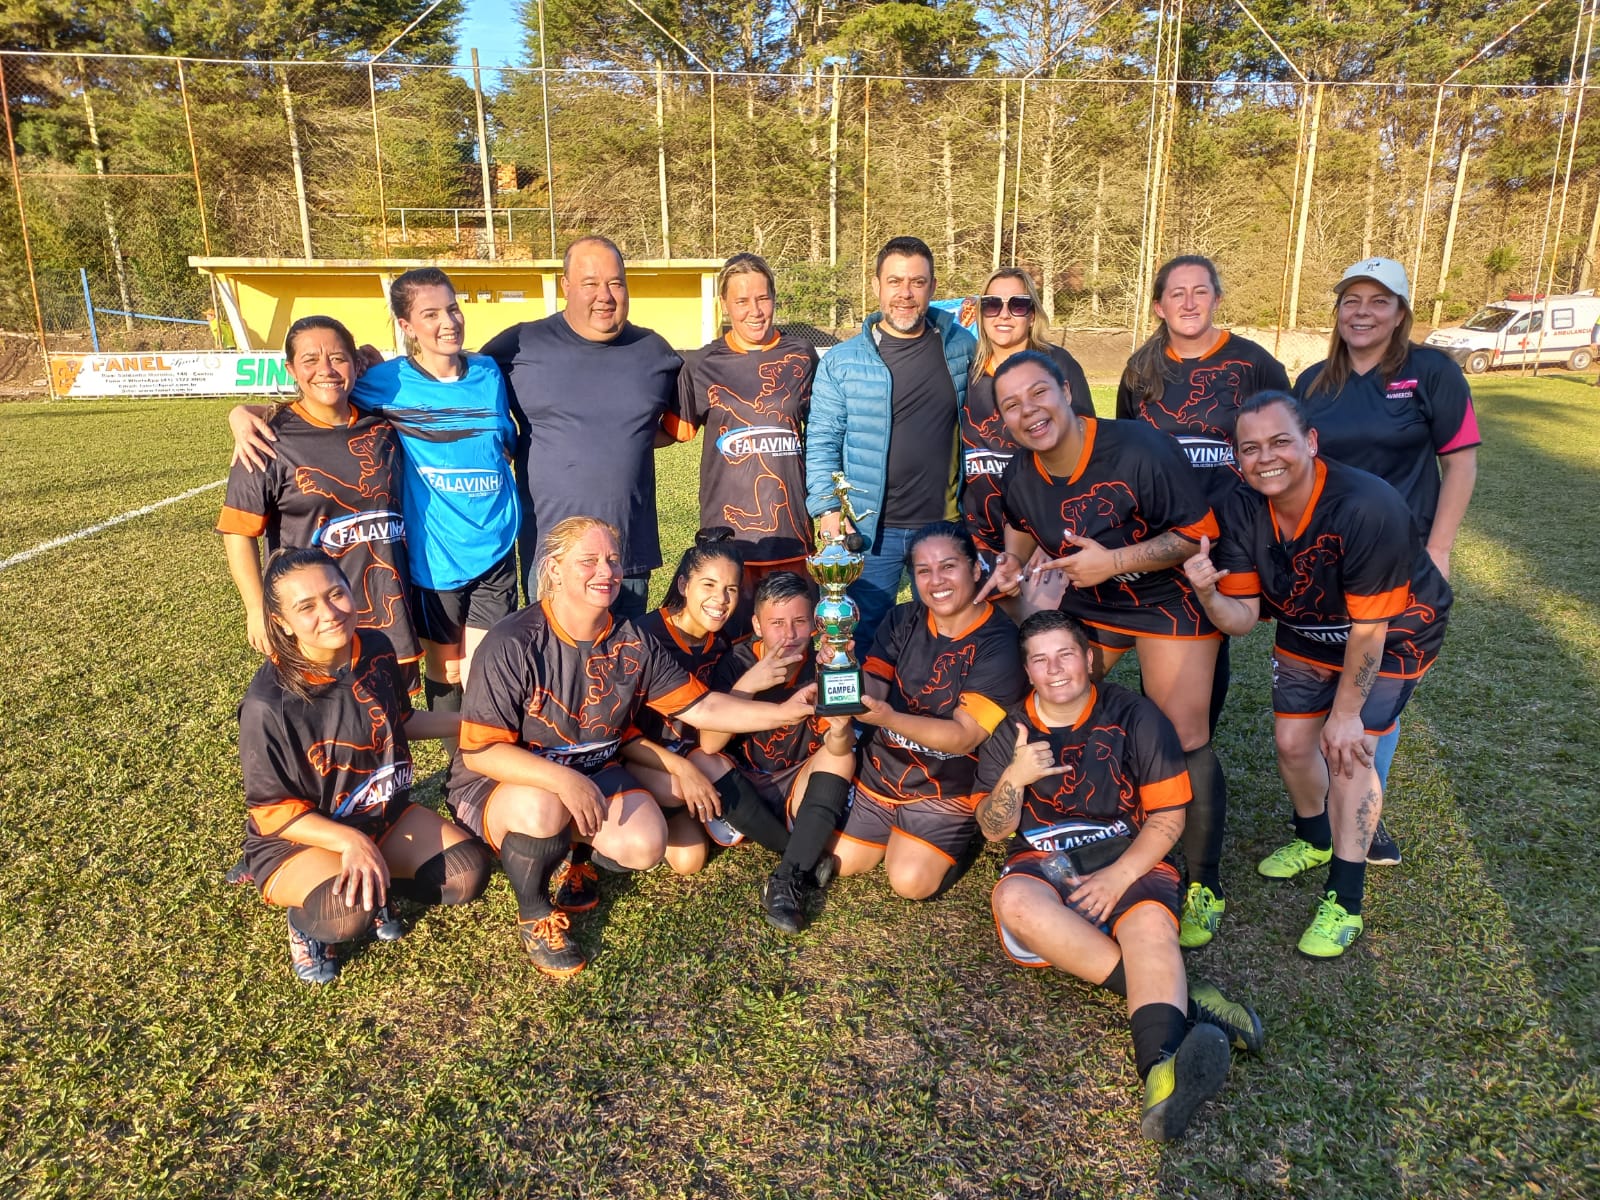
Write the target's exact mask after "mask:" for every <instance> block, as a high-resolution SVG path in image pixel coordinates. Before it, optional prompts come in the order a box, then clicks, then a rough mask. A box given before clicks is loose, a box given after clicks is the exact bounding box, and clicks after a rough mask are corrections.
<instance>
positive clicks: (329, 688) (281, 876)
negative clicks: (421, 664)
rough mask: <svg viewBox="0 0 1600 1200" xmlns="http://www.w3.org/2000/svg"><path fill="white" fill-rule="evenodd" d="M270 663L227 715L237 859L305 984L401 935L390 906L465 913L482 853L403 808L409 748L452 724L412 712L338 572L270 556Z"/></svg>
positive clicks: (450, 718) (284, 555)
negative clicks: (354, 950)
mask: <svg viewBox="0 0 1600 1200" xmlns="http://www.w3.org/2000/svg"><path fill="white" fill-rule="evenodd" d="M261 586H262V594H263V600H264V611H265V614H266V636H267V643H268V650H269V653H270V654H271V656H272V657H271V661H270V662H267V663H265V664H264V665H263V666H262V667H261V669H260V670H259V671H257V672H256V676H255V678H254V679H253V680H252V681H251V683H250V690H249V691H248V692H246V693H245V697H244V701H243V703H241V704H240V706H239V757H240V760H241V762H242V765H243V768H244V791H245V804H246V806H247V810H248V815H247V817H246V820H245V839H244V860H245V865H246V868H247V869H248V871H249V873H250V874H251V876H252V877H253V878H255V879H256V880H257V881H259V883H260V887H261V896H262V899H264V900H265V901H266V902H267V903H268V904H276V905H281V906H283V907H285V908H287V909H288V910H289V914H288V917H289V955H290V960H291V962H292V963H293V964H294V972H295V974H296V975H298V976H299V977H300V978H301V979H303V980H305V981H306V982H307V983H326V982H328V981H329V980H331V979H332V978H333V977H334V976H335V975H337V974H338V972H339V960H338V958H337V957H336V956H335V953H334V946H335V945H336V944H337V943H339V942H348V941H351V940H353V939H355V938H357V937H360V936H362V935H363V934H366V933H371V932H375V933H376V934H377V936H378V937H379V938H380V939H382V940H384V941H393V940H394V939H395V938H398V937H400V936H401V932H402V929H401V926H400V923H399V922H398V921H397V920H395V919H394V918H393V917H392V916H391V915H390V913H389V908H388V905H389V895H390V893H391V892H393V893H394V894H396V895H399V896H403V897H407V898H410V899H414V900H417V901H420V902H422V903H425V904H465V903H467V902H468V901H470V900H475V899H476V898H477V897H478V896H479V895H480V894H482V892H483V888H484V884H485V883H486V882H487V881H488V876H489V862H488V856H487V855H486V854H485V853H484V851H483V847H482V846H480V845H479V844H478V843H477V842H476V841H474V840H473V839H472V838H471V837H470V836H469V835H468V834H466V833H465V832H463V831H462V830H460V829H458V828H457V827H456V826H454V825H451V824H449V823H448V822H446V821H444V820H443V819H441V818H440V817H439V816H438V814H436V813H434V812H432V811H430V810H429V809H426V808H423V807H422V806H420V805H418V804H414V803H412V801H411V748H410V744H409V738H411V737H425V738H440V737H449V736H452V735H454V733H455V732H456V725H457V723H458V718H457V717H455V716H454V715H451V714H445V713H427V712H413V711H412V709H411V703H410V700H409V699H408V698H407V694H406V686H405V683H404V681H403V678H402V672H401V669H400V664H399V663H398V662H397V661H396V659H395V653H394V646H393V645H392V644H391V643H390V641H389V639H388V638H386V637H385V636H384V635H383V634H382V633H379V632H378V631H376V630H371V629H364V630H361V631H360V632H359V633H357V631H356V611H355V603H354V601H353V599H352V598H351V594H350V585H349V583H348V582H347V581H346V580H345V577H344V575H343V574H342V573H341V572H340V570H339V567H338V565H337V564H336V563H335V562H334V561H333V559H331V558H330V557H328V555H327V554H325V553H323V552H322V551H321V550H317V549H305V548H302V549H292V550H279V551H276V552H275V553H274V554H273V555H272V557H271V558H270V559H269V560H268V562H267V570H266V575H265V577H264V578H263V579H262V585H261Z"/></svg>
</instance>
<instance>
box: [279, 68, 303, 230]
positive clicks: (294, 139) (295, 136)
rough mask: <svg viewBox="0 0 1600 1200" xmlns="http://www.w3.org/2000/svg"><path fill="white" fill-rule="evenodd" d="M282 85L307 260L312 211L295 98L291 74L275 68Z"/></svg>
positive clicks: (295, 188) (284, 115) (284, 113)
mask: <svg viewBox="0 0 1600 1200" xmlns="http://www.w3.org/2000/svg"><path fill="white" fill-rule="evenodd" d="M274 69H275V70H276V71H277V72H278V79H279V80H280V82H281V83H282V89H281V95H282V100H283V118H284V120H285V121H286V122H287V123H288V126H289V158H290V161H291V162H292V164H293V166H294V194H295V199H296V200H298V201H299V204H300V244H301V247H302V249H303V250H304V251H305V256H306V257H307V258H310V257H312V255H311V209H310V207H309V206H308V205H307V203H306V173H305V167H304V165H303V164H302V163H301V161H300V134H299V131H298V130H296V129H295V124H294V96H293V95H292V94H291V93H290V91H289V72H288V71H286V70H284V69H283V67H282V65H281V64H280V65H279V66H277V67H275V68H274Z"/></svg>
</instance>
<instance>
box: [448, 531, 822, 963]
mask: <svg viewBox="0 0 1600 1200" xmlns="http://www.w3.org/2000/svg"><path fill="white" fill-rule="evenodd" d="M617 543H618V538H617V531H616V529H615V528H613V527H612V526H610V525H608V524H606V523H605V522H604V521H601V520H600V519H599V518H597V517H569V518H568V519H566V520H565V521H562V522H560V523H558V524H557V525H556V526H555V527H554V528H553V529H551V530H550V531H549V532H548V533H546V534H545V539H544V544H543V546H542V548H541V551H540V555H539V560H538V574H537V578H538V589H539V597H538V603H537V604H534V605H531V606H529V607H528V608H525V609H523V610H522V611H521V612H519V613H515V614H513V615H512V616H509V617H507V618H506V619H505V620H503V621H501V622H500V623H499V624H497V625H496V626H495V627H494V628H493V629H491V630H490V631H489V636H488V637H487V638H485V639H484V642H483V645H482V646H481V647H480V648H479V651H478V659H477V666H476V668H475V669H474V671H473V673H472V675H471V677H470V678H469V679H468V681H467V693H466V698H465V701H464V703H463V706H462V720H461V750H460V753H459V754H458V755H457V756H456V759H455V762H454V763H453V764H452V767H451V771H450V783H449V790H450V805H451V807H452V808H453V809H454V811H455V814H456V817H457V819H458V820H460V821H461V822H462V823H463V824H465V825H466V826H467V827H468V828H469V829H471V830H472V831H473V832H474V833H476V834H478V835H479V836H480V837H482V838H483V839H484V840H485V841H487V842H488V843H489V845H490V846H491V847H493V848H494V849H496V850H497V851H498V852H499V854H500V861H501V864H502V865H503V866H504V868H505V872H506V877H507V878H508V879H509V880H510V882H511V890H512V891H513V892H514V893H515V894H516V897H517V911H518V916H519V921H518V933H519V934H520V936H521V938H522V945H523V949H524V950H526V951H527V954H528V957H529V958H530V959H532V960H533V964H534V966H535V967H537V968H538V969H539V970H541V971H543V972H545V973H546V974H550V975H558V976H559V975H572V974H575V973H576V972H578V971H580V970H582V969H583V968H584V966H585V965H586V964H587V960H586V959H585V958H584V956H583V954H582V952H581V951H580V950H579V949H578V947H577V946H576V945H574V944H573V943H572V942H571V941H569V940H568V938H567V930H568V929H569V927H570V925H569V922H568V918H567V912H566V911H562V910H558V908H557V907H556V905H555V904H553V903H552V902H551V896H550V884H551V880H552V877H553V876H554V875H555V872H556V870H557V868H558V867H560V865H561V864H562V862H563V861H564V860H565V859H566V856H567V851H568V848H569V847H570V846H571V845H572V843H573V841H574V840H577V841H581V842H587V843H589V844H590V845H591V846H592V847H593V853H594V856H595V859H596V861H598V862H602V864H603V865H610V864H615V865H616V866H617V867H618V868H619V869H622V870H635V871H642V870H646V869H648V868H650V867H653V866H655V864H656V863H658V862H660V861H661V859H662V857H663V856H664V854H665V853H666V847H667V826H666V821H665V820H664V819H663V817H662V815H661V810H660V808H658V807H657V805H656V803H655V801H654V800H653V799H652V798H651V795H650V793H649V792H647V791H645V790H644V789H643V788H641V787H640V786H639V784H638V783H637V782H636V781H635V780H634V778H633V777H632V776H631V775H629V774H628V772H627V770H626V769H624V768H623V767H622V765H621V764H620V762H619V761H618V756H619V754H620V751H621V748H622V742H623V738H624V737H625V736H626V734H627V732H628V730H629V729H630V728H631V727H632V726H633V725H634V720H635V716H636V713H637V710H638V707H639V705H641V704H648V705H649V706H650V707H651V708H653V709H655V710H656V711H657V712H659V713H661V714H663V715H664V716H669V717H680V718H682V719H683V720H685V721H687V722H688V723H689V724H691V725H694V726H695V727H696V728H700V729H715V730H719V731H721V732H724V733H753V732H758V731H760V730H766V729H778V728H781V727H782V726H784V725H788V724H792V723H793V722H795V721H798V720H800V719H801V718H802V717H805V716H808V715H809V714H810V713H811V711H812V705H813V703H814V701H815V697H816V688H814V687H812V688H807V689H805V690H804V691H801V692H798V693H796V694H795V695H794V696H793V697H791V698H790V699H789V700H788V701H786V702H785V703H783V704H763V703H760V702H758V701H753V700H739V699H735V698H734V697H732V696H728V695H724V694H722V693H719V692H708V691H707V690H706V688H705V685H704V684H702V683H700V682H699V681H698V680H696V679H695V678H694V676H692V675H691V674H689V672H687V671H685V670H684V669H683V668H682V667H681V666H679V665H678V664H677V663H675V662H674V661H673V660H672V658H671V657H670V656H669V655H668V654H666V653H665V652H664V651H663V650H662V649H661V646H660V644H659V643H658V642H656V641H655V640H653V639H651V638H648V637H646V636H645V635H644V634H642V633H640V632H639V630H638V628H637V627H636V626H634V625H633V624H632V623H631V622H629V621H626V620H622V621H618V620H616V619H614V618H613V617H612V615H611V612H610V609H611V604H612V602H613V601H614V600H615V599H616V597H617V592H618V591H619V590H620V588H621V586H622V575H623V571H622V555H621V551H620V550H619V549H618V544H617ZM713 786H714V787H715V788H716V790H717V794H718V797H719V798H720V800H721V802H722V808H723V813H724V815H726V816H729V818H730V819H731V820H732V821H734V823H735V824H737V823H738V822H739V820H740V816H741V814H742V813H744V812H757V811H759V812H765V808H764V806H763V805H762V802H761V798H760V797H759V796H758V795H757V794H756V793H755V791H754V789H752V788H751V787H750V785H749V784H748V783H747V782H745V781H744V780H743V779H742V777H741V776H740V775H739V773H738V772H737V771H729V772H727V773H726V774H725V775H723V777H722V778H721V779H718V780H717V781H716V782H715V784H714V785H713ZM602 856H604V857H603V858H602ZM562 899H563V898H562V897H558V900H562ZM566 900H567V901H568V902H567V904H566V907H567V908H569V909H571V910H572V911H582V910H584V909H587V908H592V907H594V906H595V904H597V903H598V896H597V895H596V894H595V892H594V891H593V890H592V889H590V890H588V891H587V894H585V895H583V896H582V897H581V898H579V897H567V898H566ZM573 900H579V901H580V902H578V903H572V902H571V901H573Z"/></svg>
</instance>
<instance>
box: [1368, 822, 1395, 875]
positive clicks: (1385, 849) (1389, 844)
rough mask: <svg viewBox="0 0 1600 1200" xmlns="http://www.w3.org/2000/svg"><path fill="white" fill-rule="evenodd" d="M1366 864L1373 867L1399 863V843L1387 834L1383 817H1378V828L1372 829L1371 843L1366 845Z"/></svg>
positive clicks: (1392, 865)
mask: <svg viewBox="0 0 1600 1200" xmlns="http://www.w3.org/2000/svg"><path fill="white" fill-rule="evenodd" d="M1367 865H1369V866H1373V867H1398V866H1399V865H1400V843H1399V842H1397V841H1395V840H1394V839H1393V838H1392V837H1390V836H1389V831H1388V830H1387V829H1385V828H1384V827H1383V818H1382V817H1379V818H1378V828H1377V829H1375V830H1374V831H1373V834H1372V845H1370V846H1368V847H1367Z"/></svg>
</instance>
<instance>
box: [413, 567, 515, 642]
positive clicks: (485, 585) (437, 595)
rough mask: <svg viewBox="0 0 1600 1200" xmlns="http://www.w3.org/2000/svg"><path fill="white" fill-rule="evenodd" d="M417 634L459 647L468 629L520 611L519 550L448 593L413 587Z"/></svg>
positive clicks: (479, 627) (486, 626)
mask: <svg viewBox="0 0 1600 1200" xmlns="http://www.w3.org/2000/svg"><path fill="white" fill-rule="evenodd" d="M411 608H412V612H413V615H415V617H416V619H417V636H419V637H422V638H425V639H427V640H428V641H430V642H433V643H434V644H435V645H439V646H459V645H460V644H461V641H462V639H463V638H464V637H465V636H466V630H467V629H468V628H472V629H489V628H491V627H493V625H494V623H495V622H496V621H498V620H500V618H502V617H508V616H510V615H511V614H512V613H514V612H516V611H517V553H516V551H515V550H512V551H509V552H508V553H507V554H506V556H505V557H504V558H502V559H501V560H500V561H499V562H497V563H495V565H494V566H492V567H490V568H489V569H488V570H487V571H485V572H484V573H483V574H482V575H480V576H478V577H477V578H476V579H474V580H472V581H471V582H469V583H464V584H462V585H461V586H460V587H458V588H452V589H451V590H450V591H447V592H436V591H434V590H433V589H432V588H425V587H413V588H412V589H411Z"/></svg>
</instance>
